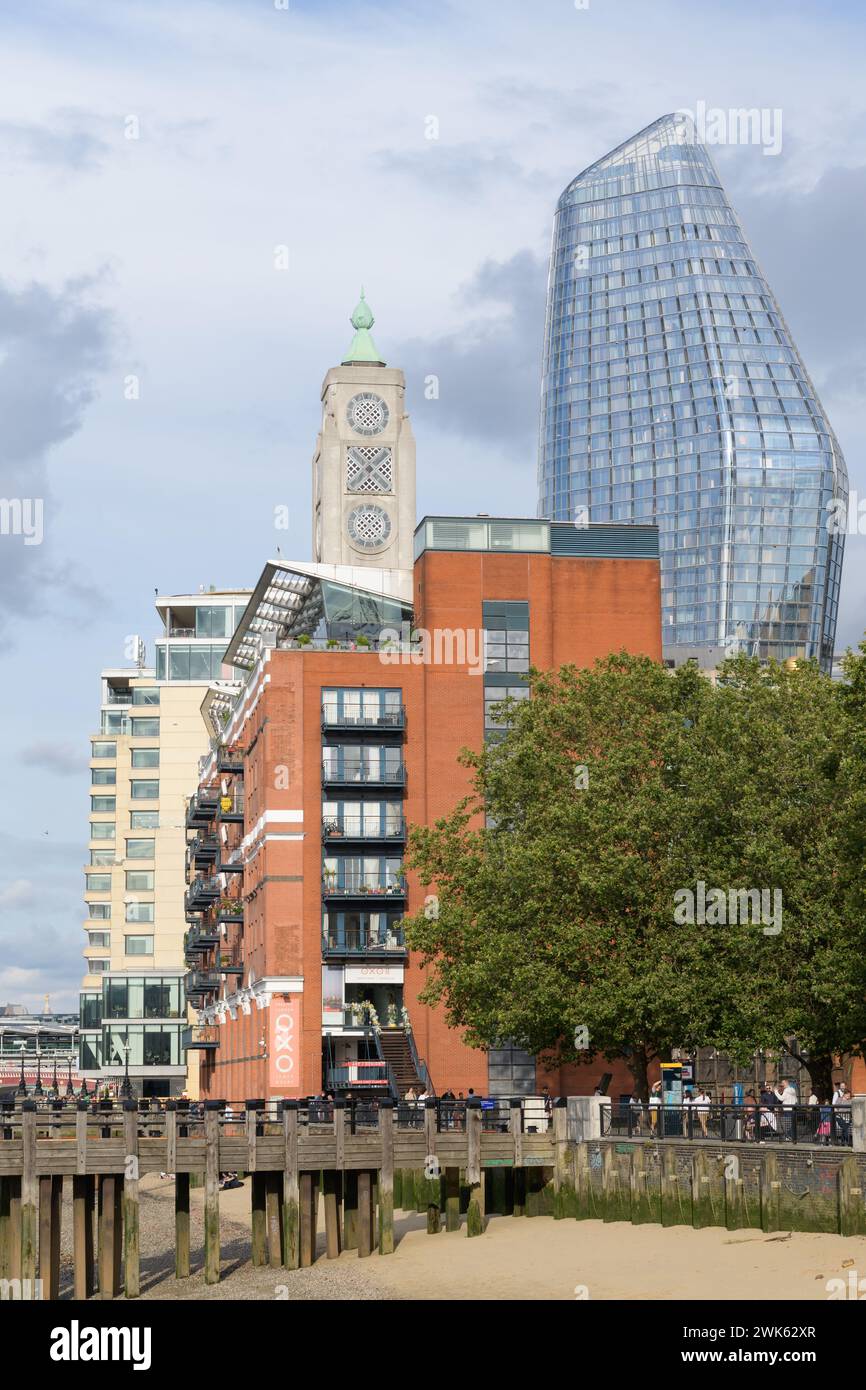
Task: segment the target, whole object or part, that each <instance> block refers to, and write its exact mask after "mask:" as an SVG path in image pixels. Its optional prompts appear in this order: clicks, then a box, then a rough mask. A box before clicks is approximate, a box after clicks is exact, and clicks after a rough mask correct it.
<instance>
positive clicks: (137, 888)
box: [126, 869, 153, 893]
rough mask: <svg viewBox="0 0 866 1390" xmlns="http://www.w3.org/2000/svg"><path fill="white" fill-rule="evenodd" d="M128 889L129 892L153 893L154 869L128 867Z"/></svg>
mask: <svg viewBox="0 0 866 1390" xmlns="http://www.w3.org/2000/svg"><path fill="white" fill-rule="evenodd" d="M126 889H127V892H129V893H152V892H153V869H127V871H126Z"/></svg>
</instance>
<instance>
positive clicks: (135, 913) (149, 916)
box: [126, 903, 153, 922]
mask: <svg viewBox="0 0 866 1390" xmlns="http://www.w3.org/2000/svg"><path fill="white" fill-rule="evenodd" d="M126 920H127V922H152V921H153V903H127V904H126Z"/></svg>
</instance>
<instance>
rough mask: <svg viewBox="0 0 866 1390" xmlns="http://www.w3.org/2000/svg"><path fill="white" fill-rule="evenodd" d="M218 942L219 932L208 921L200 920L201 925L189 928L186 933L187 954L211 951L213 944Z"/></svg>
mask: <svg viewBox="0 0 866 1390" xmlns="http://www.w3.org/2000/svg"><path fill="white" fill-rule="evenodd" d="M219 944H220V934H219V932H218V931H217V929H216V927H214V926H211V925H210V924H209V923H208V922H202V924H201V926H195V927H192V928H190V930H189V931H188V932H187V934H186V954H187V956H190V955H199V954H200V953H201V952H207V951H212V950H213V948H214V946H218V945H219Z"/></svg>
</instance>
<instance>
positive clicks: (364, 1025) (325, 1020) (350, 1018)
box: [322, 1003, 373, 1036]
mask: <svg viewBox="0 0 866 1390" xmlns="http://www.w3.org/2000/svg"><path fill="white" fill-rule="evenodd" d="M322 1024H323V1025H324V1027H325V1028H356V1029H362V1030H363V1031H364V1032H365V1033H369V1034H370V1035H371V1036H372V1034H373V1025H372V1023H371V1022H370V1015H369V1012H368V1011H366V1010H364V1009H360V1008H354V1009H352V1008H344V1007H343V1006H342V1005H341V1004H338V1005H336V1006H335V1007H334V1008H333V1009H329V1008H328V1005H327V1004H326V1003H325V1004H323V1005H322Z"/></svg>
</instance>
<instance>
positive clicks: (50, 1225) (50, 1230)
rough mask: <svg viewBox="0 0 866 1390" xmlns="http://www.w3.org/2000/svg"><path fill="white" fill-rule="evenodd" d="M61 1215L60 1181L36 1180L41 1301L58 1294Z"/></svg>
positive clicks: (49, 1179)
mask: <svg viewBox="0 0 866 1390" xmlns="http://www.w3.org/2000/svg"><path fill="white" fill-rule="evenodd" d="M62 1213H63V1179H62V1177H57V1176H53V1177H52V1176H46V1175H45V1174H43V1175H42V1176H41V1177H40V1178H39V1278H40V1280H41V1282H42V1297H43V1298H46V1299H54V1298H57V1297H58V1296H59V1294H60V1222H61V1218H62Z"/></svg>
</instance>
